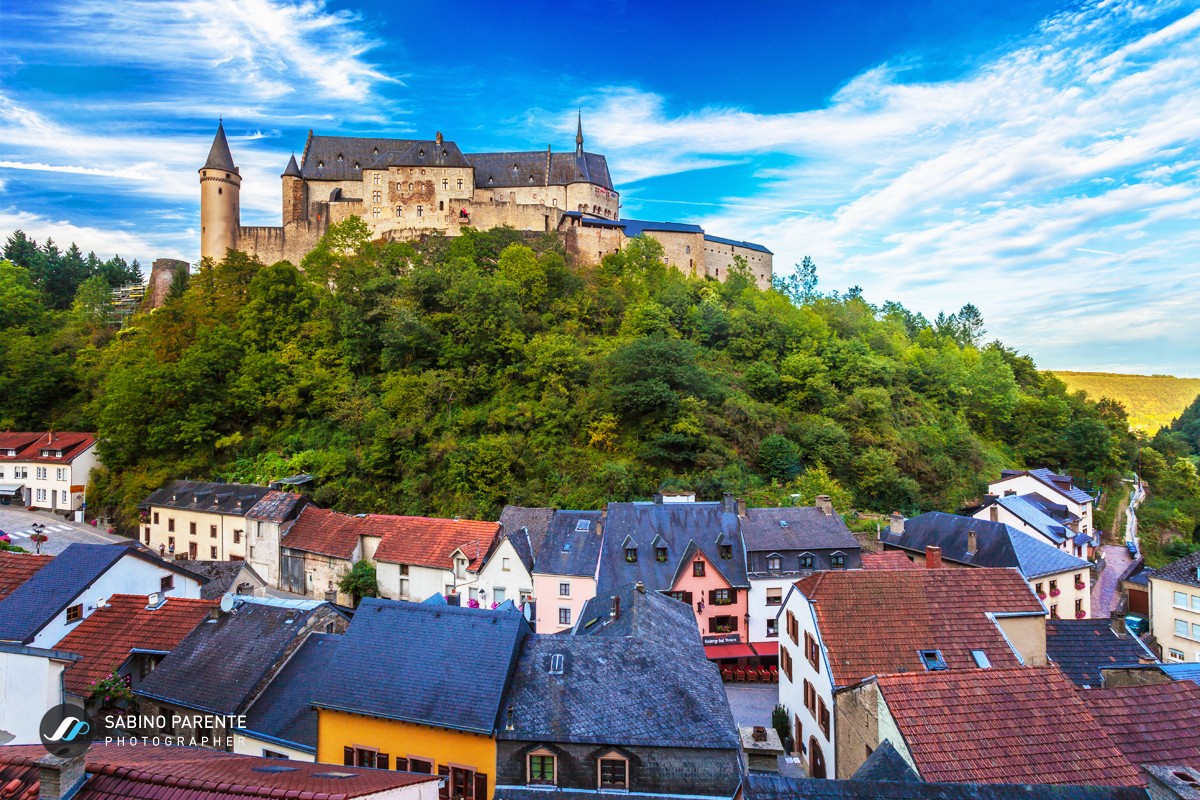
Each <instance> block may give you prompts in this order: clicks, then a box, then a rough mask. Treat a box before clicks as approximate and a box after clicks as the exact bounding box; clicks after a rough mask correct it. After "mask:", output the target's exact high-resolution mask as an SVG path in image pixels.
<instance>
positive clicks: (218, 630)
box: [135, 595, 349, 751]
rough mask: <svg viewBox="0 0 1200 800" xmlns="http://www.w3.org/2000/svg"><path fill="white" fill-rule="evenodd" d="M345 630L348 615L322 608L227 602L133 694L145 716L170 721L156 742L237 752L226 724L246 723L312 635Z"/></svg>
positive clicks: (271, 601) (311, 603)
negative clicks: (175, 740) (167, 739)
mask: <svg viewBox="0 0 1200 800" xmlns="http://www.w3.org/2000/svg"><path fill="white" fill-rule="evenodd" d="M348 624H349V612H348V611H346V610H345V609H341V608H338V607H337V606H334V605H333V604H331V603H325V602H321V601H319V600H284V599H280V598H275V597H233V596H231V595H226V596H225V599H224V600H223V602H222V603H221V606H220V608H219V609H218V610H217V611H216V612H214V613H211V614H210V616H209V618H208V619H206V620H205V621H204V622H201V623H200V624H199V625H197V626H196V627H195V628H194V629H193V630H192V632H191V633H190V634H188V635H187V636H186V637H185V638H184V639H183V641H181V642H179V644H177V645H176V646H175V647H174V648H173V649H172V650H171V653H170V655H168V656H167V657H166V658H164V659H163V660H162V661H161V662H160V663H159V665H158V667H157V668H156V669H155V670H154V671H153V672H151V673H150V674H149V675H147V676H145V677H144V678H143V679H142V682H141V685H140V686H139V687H138V688H137V690H136V691H135V694H136V695H137V696H138V698H139V700H140V701H141V705H142V709H141V711H142V713H144V714H149V715H153V716H157V715H161V716H162V717H164V718H165V720H166V727H165V728H162V729H160V730H157V731H155V733H157V734H158V735H162V736H173V737H182V738H183V739H185V740H186V743H187V744H189V745H190V746H193V747H203V748H208V749H215V750H226V751H232V749H233V745H232V744H231V743H230V742H229V741H228V740H229V739H230V738H236V731H235V730H234V729H232V728H229V727H227V724H228V719H229V717H231V716H232V717H236V716H239V715H245V714H246V713H247V711H248V710H249V708H250V706H251V704H252V703H253V702H254V701H255V699H256V698H258V697H259V696H260V695H261V694H262V693H263V692H264V691H265V690H266V689H267V687H268V686H269V685H270V684H271V682H272V681H273V680H274V679H275V677H276V676H277V675H278V674H279V673H280V671H281V670H282V669H283V668H284V667H285V666H286V665H287V663H288V661H289V660H290V659H291V658H292V656H293V655H294V654H295V653H296V652H297V651H298V650H299V649H300V648H301V647H302V646H303V645H304V643H305V642H306V641H307V640H308V638H309V637H310V636H311V635H313V634H317V633H343V632H344V631H345V630H346V627H347V625H348ZM174 717H179V718H180V719H181V722H180V724H179V725H178V726H174V725H173V724H172V722H173V718H174Z"/></svg>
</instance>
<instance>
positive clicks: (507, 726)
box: [504, 703, 516, 731]
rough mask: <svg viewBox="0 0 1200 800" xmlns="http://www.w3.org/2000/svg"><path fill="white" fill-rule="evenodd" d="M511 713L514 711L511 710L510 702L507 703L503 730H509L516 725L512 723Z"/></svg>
mask: <svg viewBox="0 0 1200 800" xmlns="http://www.w3.org/2000/svg"><path fill="white" fill-rule="evenodd" d="M513 715H514V712H513V707H512V703H509V705H508V715H507V721H506V722H505V724H504V729H505V730H508V731H511V730H512V729H513V728H515V727H516V725H514V724H513Z"/></svg>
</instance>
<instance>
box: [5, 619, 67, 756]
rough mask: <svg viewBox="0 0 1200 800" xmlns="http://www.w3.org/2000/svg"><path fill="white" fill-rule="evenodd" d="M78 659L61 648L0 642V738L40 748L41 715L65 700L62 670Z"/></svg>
mask: <svg viewBox="0 0 1200 800" xmlns="http://www.w3.org/2000/svg"><path fill="white" fill-rule="evenodd" d="M78 660H79V656H78V655H77V654H75V653H69V652H67V651H65V650H55V649H53V648H47V647H29V646H28V645H23V644H18V643H16V642H0V692H3V695H2V697H3V700H4V702H2V703H0V741H5V742H11V743H13V744H36V745H37V746H38V747H41V738H40V735H39V732H38V728H39V725H40V723H41V721H42V717H44V716H45V715H46V712H47V711H49V710H50V709H52V708H54V707H55V706H56V705H58V704H60V703H65V702H67V699H68V698H67V695H66V692H64V691H63V672H64V670H66V669H67V667H69V666H71V664H73V663H75V662H76V661H78ZM43 752H45V751H44V750H43Z"/></svg>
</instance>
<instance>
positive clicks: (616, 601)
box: [612, 594, 621, 619]
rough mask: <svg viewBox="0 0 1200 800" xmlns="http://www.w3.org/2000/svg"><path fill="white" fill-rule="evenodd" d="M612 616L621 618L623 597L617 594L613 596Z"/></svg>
mask: <svg viewBox="0 0 1200 800" xmlns="http://www.w3.org/2000/svg"><path fill="white" fill-rule="evenodd" d="M612 618H613V619H620V618H621V598H620V597H618V596H617V595H615V594H614V595H613V597H612Z"/></svg>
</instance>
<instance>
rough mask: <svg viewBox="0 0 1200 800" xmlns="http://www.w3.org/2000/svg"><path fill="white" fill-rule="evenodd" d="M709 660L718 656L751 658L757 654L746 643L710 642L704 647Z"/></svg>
mask: <svg viewBox="0 0 1200 800" xmlns="http://www.w3.org/2000/svg"><path fill="white" fill-rule="evenodd" d="M704 655H705V656H706V657H707V658H708V660H709V661H715V660H716V659H719V658H753V657H754V656H755V655H757V654H756V653H755V652H754V650H753V649H752V648H751V647H750V645H748V644H710V645H708V646H706V647H705V648H704Z"/></svg>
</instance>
